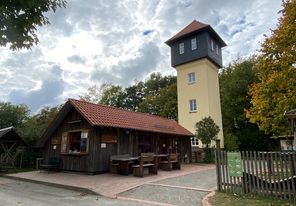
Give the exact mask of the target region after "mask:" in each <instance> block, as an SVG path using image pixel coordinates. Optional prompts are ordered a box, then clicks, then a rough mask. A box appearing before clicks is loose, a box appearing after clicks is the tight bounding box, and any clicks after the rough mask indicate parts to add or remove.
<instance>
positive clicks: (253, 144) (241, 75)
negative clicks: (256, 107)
mask: <svg viewBox="0 0 296 206" xmlns="http://www.w3.org/2000/svg"><path fill="white" fill-rule="evenodd" d="M256 63H257V60H256V58H254V57H251V58H248V59H237V60H235V61H234V62H233V63H231V64H230V65H228V66H227V67H226V68H224V69H223V71H222V72H221V73H220V74H219V83H220V94H221V110H222V120H223V121H222V122H223V133H224V139H225V141H224V145H225V148H226V149H229V150H235V149H237V148H239V149H240V150H255V149H256V150H267V149H268V141H267V138H268V137H267V136H266V135H265V134H264V133H263V132H261V131H260V130H259V128H258V126H257V125H256V124H254V123H251V122H249V119H248V118H247V117H246V114H245V111H244V110H245V109H249V108H250V107H251V104H250V99H251V98H250V96H249V95H248V87H249V86H250V85H251V84H253V83H255V82H258V78H257V69H256V67H255V65H256ZM235 144H236V145H235Z"/></svg>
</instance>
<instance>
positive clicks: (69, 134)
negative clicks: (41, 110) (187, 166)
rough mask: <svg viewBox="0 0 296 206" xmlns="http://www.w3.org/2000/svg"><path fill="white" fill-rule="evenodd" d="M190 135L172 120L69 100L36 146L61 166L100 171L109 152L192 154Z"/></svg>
mask: <svg viewBox="0 0 296 206" xmlns="http://www.w3.org/2000/svg"><path fill="white" fill-rule="evenodd" d="M192 136H193V134H192V133H191V132H189V131H188V130H186V129H185V128H183V127H182V126H180V125H179V124H178V123H177V122H176V121H175V120H170V119H166V118H162V117H158V116H154V115H149V114H145V113H139V112H132V111H127V110H123V109H118V108H114V107H110V106H106V105H98V104H93V103H89V102H86V101H81V100H74V99H69V100H68V101H67V102H66V103H65V105H64V106H63V107H62V108H61V110H60V112H59V113H58V115H57V116H56V118H55V119H54V121H53V122H52V123H51V124H50V125H49V126H48V128H47V129H46V130H45V132H44V134H43V135H42V137H41V138H40V141H39V142H38V144H37V146H38V147H42V151H43V156H44V158H45V160H48V159H49V158H50V157H57V158H60V160H61V161H60V169H61V170H69V171H79V172H87V173H101V172H105V171H108V169H109V160H110V156H111V155H119V154H130V155H131V156H138V155H140V153H142V152H153V153H156V154H162V153H171V152H177V153H179V154H180V155H181V156H182V157H188V158H190V157H191V155H190V154H191V146H190V137H192Z"/></svg>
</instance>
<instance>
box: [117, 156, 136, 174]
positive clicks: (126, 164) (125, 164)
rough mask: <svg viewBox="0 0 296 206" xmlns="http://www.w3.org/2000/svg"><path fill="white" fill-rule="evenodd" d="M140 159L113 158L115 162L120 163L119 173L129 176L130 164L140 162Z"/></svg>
mask: <svg viewBox="0 0 296 206" xmlns="http://www.w3.org/2000/svg"><path fill="white" fill-rule="evenodd" d="M138 159H139V157H118V158H113V161H116V162H118V168H117V173H118V174H121V175H128V174H129V168H130V164H131V163H133V162H134V161H136V160H138Z"/></svg>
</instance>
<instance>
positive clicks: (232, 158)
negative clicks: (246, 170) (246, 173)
mask: <svg viewBox="0 0 296 206" xmlns="http://www.w3.org/2000/svg"><path fill="white" fill-rule="evenodd" d="M227 166H228V172H229V176H233V177H242V176H243V164H242V159H241V156H240V153H239V152H227Z"/></svg>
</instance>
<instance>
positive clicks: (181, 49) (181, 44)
mask: <svg viewBox="0 0 296 206" xmlns="http://www.w3.org/2000/svg"><path fill="white" fill-rule="evenodd" d="M179 53H180V54H184V43H180V44H179Z"/></svg>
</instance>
